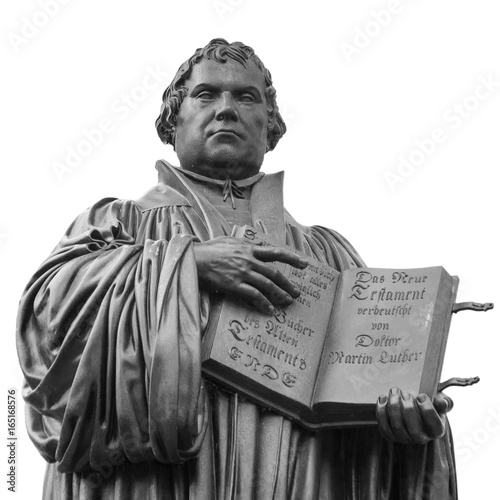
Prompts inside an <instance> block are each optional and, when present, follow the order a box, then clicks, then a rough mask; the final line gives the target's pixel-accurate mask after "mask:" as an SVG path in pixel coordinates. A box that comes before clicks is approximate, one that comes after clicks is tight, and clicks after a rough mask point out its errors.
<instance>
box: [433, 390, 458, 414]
mask: <svg viewBox="0 0 500 500" xmlns="http://www.w3.org/2000/svg"><path fill="white" fill-rule="evenodd" d="M433 404H434V408H435V409H436V411H437V412H438V413H439V414H440V415H445V414H446V413H448V412H449V411H451V410H452V408H453V400H452V399H451V398H450V397H449V396H448V395H447V394H445V393H444V392H438V393H437V394H436V397H435V398H434V401H433Z"/></svg>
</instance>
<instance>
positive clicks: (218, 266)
mask: <svg viewBox="0 0 500 500" xmlns="http://www.w3.org/2000/svg"><path fill="white" fill-rule="evenodd" d="M157 130H158V134H159V136H160V138H161V139H162V141H163V142H165V143H167V144H171V145H173V146H174V149H175V151H176V153H177V155H178V157H179V162H180V168H176V167H172V166H170V165H169V164H167V163H166V162H164V161H159V162H158V163H157V165H156V167H157V169H158V172H159V183H158V185H157V186H156V187H154V188H153V189H151V190H150V191H149V192H147V193H146V194H145V195H144V196H142V197H141V198H139V199H137V200H118V199H113V198H106V199H103V200H101V201H99V202H97V203H96V204H95V205H93V206H92V207H91V208H89V209H88V210H87V211H85V212H84V213H82V214H81V215H80V216H79V217H77V219H76V220H75V221H74V223H73V224H72V225H71V226H70V228H69V229H68V230H67V232H66V234H65V235H64V237H63V239H62V240H61V242H60V243H59V245H58V246H57V247H56V248H55V249H54V251H53V252H52V254H51V255H50V256H49V257H48V259H47V260H46V261H45V262H44V263H43V264H42V266H41V267H40V269H39V270H38V271H37V273H36V274H35V275H34V277H33V278H32V280H31V282H30V283H29V284H28V286H27V288H26V291H25V293H24V295H23V297H22V301H21V306H20V313H19V320H18V352H19V358H20V361H21V365H22V368H23V371H24V375H25V378H26V384H25V391H24V396H25V400H26V403H27V425H28V430H29V433H30V436H31V438H32V440H33V442H34V443H35V445H36V446H37V448H38V450H39V451H40V453H41V454H42V456H43V457H44V458H45V459H46V460H47V461H48V462H49V464H48V466H47V472H46V479H45V485H44V498H46V499H49V498H50V499H69V498H71V499H75V500H76V499H98V498H103V499H107V498H110V499H111V498H119V499H121V500H126V499H131V500H132V499H145V498H151V499H153V498H158V499H160V498H165V499H167V498H168V499H170V498H172V499H188V498H190V499H191V498H192V499H195V498H196V499H209V498H213V499H259V500H260V499H276V500H285V499H294V500H304V499H311V500H312V499H332V500H333V499H335V500H337V499H346V500H347V499H371V500H375V499H377V500H378V499H380V500H382V499H383V500H394V499H435V500H446V499H454V498H456V497H457V493H456V475H455V463H454V455H453V446H452V440H451V434H450V430H449V427H448V424H447V420H446V417H445V414H446V412H447V411H449V410H450V409H451V407H452V402H451V400H450V399H449V398H448V397H447V396H445V395H443V394H442V393H438V396H437V397H436V399H435V400H434V401H433V402H431V401H430V400H429V398H428V397H427V396H425V395H421V396H418V397H417V398H414V397H412V396H410V395H408V394H406V393H401V391H399V390H398V389H393V390H392V391H391V393H390V394H388V395H381V397H380V398H379V401H378V404H377V418H378V423H379V424H378V428H377V427H373V428H354V429H340V430H323V431H319V432H311V431H307V430H305V429H303V428H302V427H300V426H298V425H297V424H295V423H292V422H291V421H289V420H287V419H286V418H284V417H282V416H280V415H278V414H275V413H273V412H271V411H269V410H267V409H265V408H261V407H259V406H257V405H256V404H254V403H252V402H250V401H247V400H245V399H244V398H242V397H241V396H238V395H236V394H233V393H230V392H226V391H225V390H223V389H221V388H219V387H217V386H216V385H214V384H212V383H208V382H206V381H205V380H204V379H203V377H202V374H201V367H200V339H201V338H202V336H203V332H204V328H205V327H206V325H207V320H208V317H209V314H210V308H211V301H212V300H213V298H214V297H215V296H217V295H221V294H230V295H233V296H237V297H240V298H243V299H244V300H246V301H247V302H248V303H250V304H252V305H253V306H254V307H256V308H257V309H259V310H260V311H262V312H267V313H270V312H272V311H273V308H274V307H275V306H281V305H286V304H289V303H291V301H292V300H293V298H294V297H297V296H298V294H299V292H298V290H296V289H295V287H294V286H293V285H292V284H291V283H290V282H289V281H288V280H287V279H286V278H284V277H283V276H282V275H280V274H279V273H278V272H276V271H275V270H274V269H273V268H271V267H270V266H269V265H268V264H267V263H268V262H271V261H280V262H286V263H289V264H291V265H293V266H296V267H298V268H300V267H303V266H305V265H306V264H305V262H304V261H303V260H302V259H301V258H300V257H298V256H297V255H296V254H294V253H293V252H291V251H288V250H285V249H275V248H273V247H263V246H255V245H249V244H247V243H244V242H243V241H242V240H238V239H236V238H233V237H231V236H230V234H231V230H232V227H233V226H234V225H235V224H237V225H244V224H251V225H252V226H254V227H256V228H258V229H259V230H261V231H263V232H267V233H271V234H273V236H275V237H276V238H278V239H279V240H280V241H282V242H283V243H286V244H287V245H289V246H292V247H294V248H296V249H298V250H300V251H301V252H304V253H306V254H308V255H309V256H311V257H313V258H315V259H317V260H319V261H322V262H326V263H328V264H329V265H330V266H332V267H335V268H337V269H339V270H340V269H346V268H350V267H356V266H360V265H362V261H361V259H360V257H359V256H358V255H357V253H356V251H355V250H354V249H353V248H352V246H351V245H350V244H349V243H348V242H347V241H346V240H345V239H344V238H343V237H342V236H340V235H339V234H338V233H336V232H334V231H332V230H330V229H326V228H324V227H319V226H313V227H305V226H302V225H301V224H299V223H297V222H296V221H295V220H294V219H293V218H292V216H291V215H290V214H289V213H288V212H286V210H285V209H284V207H283V202H282V174H274V175H264V174H263V173H261V172H260V168H261V165H262V162H263V158H264V155H265V153H266V152H267V151H270V150H272V149H273V148H274V147H275V146H276V144H277V142H278V141H279V140H280V138H281V137H282V136H283V134H284V133H285V131H286V127H285V124H284V122H283V120H282V118H281V116H280V114H279V111H278V106H277V104H276V92H275V89H274V87H273V85H272V79H271V75H270V73H269V71H268V70H267V69H266V68H265V67H264V65H263V64H262V62H261V61H260V59H259V58H258V57H257V56H256V55H255V54H254V52H253V50H252V49H251V48H250V47H247V46H245V45H243V44H242V43H240V42H235V43H232V44H229V43H227V42H226V41H225V40H222V39H215V40H212V41H211V42H210V43H209V44H208V45H207V46H206V47H204V48H202V49H198V50H197V51H196V52H195V54H194V55H193V56H192V57H191V58H190V59H189V60H188V61H186V62H185V63H184V64H183V65H182V66H181V67H180V69H179V71H178V72H177V74H176V76H175V78H174V80H173V82H172V84H171V85H170V86H169V87H168V88H167V90H166V91H165V93H164V96H163V105H162V109H161V114H160V116H159V118H158V120H157ZM311 169H314V166H311ZM318 174H319V173H318ZM304 182H305V183H307V179H305V180H304ZM339 383H342V381H339ZM396 383H397V381H396V382H395V385H396Z"/></svg>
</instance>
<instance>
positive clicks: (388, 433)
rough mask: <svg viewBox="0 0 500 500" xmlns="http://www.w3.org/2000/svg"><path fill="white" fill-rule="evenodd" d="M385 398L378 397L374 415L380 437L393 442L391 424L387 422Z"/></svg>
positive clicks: (387, 413)
mask: <svg viewBox="0 0 500 500" xmlns="http://www.w3.org/2000/svg"><path fill="white" fill-rule="evenodd" d="M387 402H388V398H387V396H380V397H379V398H378V400H377V407H376V410H375V412H376V415H377V422H378V430H379V432H380V434H381V435H382V437H383V438H384V439H386V440H387V441H394V435H393V433H392V428H391V422H390V420H389V412H388V411H387Z"/></svg>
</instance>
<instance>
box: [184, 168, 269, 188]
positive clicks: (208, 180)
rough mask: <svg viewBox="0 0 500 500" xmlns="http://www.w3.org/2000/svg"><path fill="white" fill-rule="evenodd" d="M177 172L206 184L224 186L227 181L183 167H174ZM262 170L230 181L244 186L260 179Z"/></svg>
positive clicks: (240, 186)
mask: <svg viewBox="0 0 500 500" xmlns="http://www.w3.org/2000/svg"><path fill="white" fill-rule="evenodd" d="M174 168H175V169H176V170H177V171H178V172H180V173H181V174H183V175H185V176H186V177H190V178H192V179H196V180H199V181H202V182H206V183H207V184H217V185H218V186H224V185H225V184H226V183H227V179H226V180H223V181H222V180H219V179H212V178H211V177H205V176H204V175H200V174H197V173H195V172H191V170H184V169H183V168H178V167H174ZM264 175H265V174H264V173H263V172H259V173H258V174H256V175H253V176H252V177H248V179H241V180H237V181H236V180H233V179H230V180H231V183H232V184H233V185H235V186H237V187H239V188H245V187H249V186H252V185H254V184H255V183H256V182H257V181H259V180H260V179H262V177H264Z"/></svg>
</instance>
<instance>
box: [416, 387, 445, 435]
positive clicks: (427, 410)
mask: <svg viewBox="0 0 500 500" xmlns="http://www.w3.org/2000/svg"><path fill="white" fill-rule="evenodd" d="M416 401H417V405H418V408H419V410H420V416H421V417H422V423H423V426H424V429H425V431H426V433H427V435H428V437H429V439H438V438H440V437H442V436H443V434H444V431H445V428H444V424H443V421H442V420H441V417H440V415H439V413H438V412H437V411H436V409H435V408H434V406H433V404H432V402H431V400H430V399H429V397H428V396H427V395H426V394H419V395H418V397H417V399H416Z"/></svg>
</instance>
